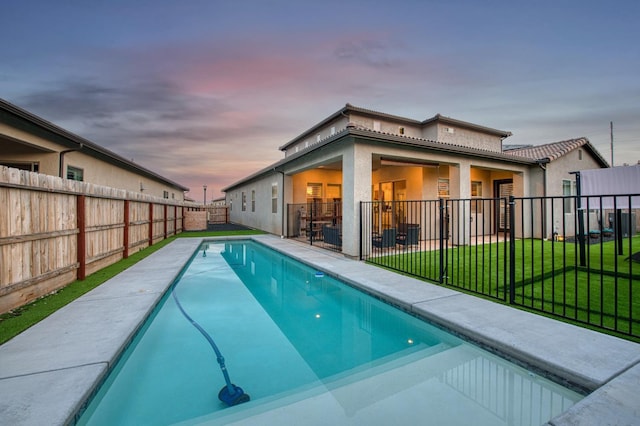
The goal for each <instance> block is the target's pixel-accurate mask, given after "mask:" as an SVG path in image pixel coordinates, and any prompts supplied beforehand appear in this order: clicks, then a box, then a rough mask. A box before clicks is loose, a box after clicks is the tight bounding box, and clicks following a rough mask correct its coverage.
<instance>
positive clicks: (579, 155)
mask: <svg viewBox="0 0 640 426" xmlns="http://www.w3.org/2000/svg"><path fill="white" fill-rule="evenodd" d="M578 160H582V150H581V149H579V150H578Z"/></svg>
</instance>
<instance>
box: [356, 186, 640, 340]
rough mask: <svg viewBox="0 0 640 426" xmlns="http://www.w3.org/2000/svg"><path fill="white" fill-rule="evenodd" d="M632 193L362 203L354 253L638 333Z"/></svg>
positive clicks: (638, 254) (639, 253) (638, 250)
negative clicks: (360, 236)
mask: <svg viewBox="0 0 640 426" xmlns="http://www.w3.org/2000/svg"><path fill="white" fill-rule="evenodd" d="M638 200H640V198H639V197H638V195H627V196H624V197H620V196H618V197H611V196H599V197H576V196H567V197H528V198H515V197H512V198H510V199H507V198H498V199H489V198H473V199H459V200H458V199H455V200H452V199H440V200H426V201H395V202H363V203H361V223H362V229H361V235H362V239H361V249H360V250H361V259H363V260H366V261H367V262H370V263H374V264H377V265H380V266H384V267H386V268H390V269H393V270H397V271H400V272H403V273H407V274H410V275H414V276H417V277H420V278H424V279H427V280H430V281H434V282H436V283H439V284H442V285H446V286H451V287H455V288H459V289H462V290H465V291H469V292H473V293H478V294H482V295H484V296H488V297H491V298H495V299H498V300H500V301H503V302H505V303H509V304H513V305H518V306H522V307H525V308H527V309H531V310H535V311H540V312H544V313H546V314H550V315H555V316H559V317H563V318H567V319H570V320H573V321H577V322H580V323H585V324H589V325H592V326H596V327H601V328H605V329H609V330H614V331H616V332H619V333H622V334H627V335H631V336H636V337H640V264H638V263H637V262H640V236H636V230H637V229H638V228H639V226H638V225H639V224H638V221H639V220H640V214H639V212H638V211H637V209H635V208H634V207H638V206H639V205H640V203H639V202H638Z"/></svg>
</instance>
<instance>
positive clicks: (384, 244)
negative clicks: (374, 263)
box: [372, 228, 397, 248]
mask: <svg viewBox="0 0 640 426" xmlns="http://www.w3.org/2000/svg"><path fill="white" fill-rule="evenodd" d="M396 234H397V231H396V228H388V229H385V230H384V231H382V235H375V236H374V237H373V239H372V242H373V245H374V247H378V248H389V247H394V246H395V245H396Z"/></svg>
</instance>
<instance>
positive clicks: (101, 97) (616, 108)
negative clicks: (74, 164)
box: [0, 0, 640, 201]
mask: <svg viewBox="0 0 640 426" xmlns="http://www.w3.org/2000/svg"><path fill="white" fill-rule="evenodd" d="M639 20H640V2H638V1H637V0H632V1H629V0H618V1H605V0H602V1H593V0H579V1H574V0H553V1H547V0H539V1H535V2H531V1H527V2H524V1H519V0H507V1H503V0H483V1H476V0H439V1H435V0H417V1H414V0H395V1H382V0H381V1H379V2H371V1H358V0H341V1H334V0H325V1H319V0H314V1H304V0H297V1H288V0H262V1H259V0H255V1H244V0H233V1H216V0H195V1H192V0H182V1H169V0H136V1H131V0H110V1H106V0H93V1H81V0H60V1H55V2H53V1H49V0H40V1H32V0H21V1H12V2H5V4H4V5H3V7H2V11H1V13H0V40H2V43H0V97H1V98H3V99H5V100H7V101H9V102H11V103H13V104H15V105H17V106H19V107H21V108H24V109H26V110H28V111H30V112H31V113H33V114H36V115H38V116H40V117H42V118H44V119H46V120H48V121H51V122H53V123H54V124H56V125H58V126H60V127H62V128H64V129H66V130H69V131H71V132H73V133H75V134H77V135H79V136H81V137H83V138H86V139H89V140H90V141H92V142H94V143H96V144H98V145H101V146H103V147H105V148H107V149H109V150H111V151H113V152H115V153H117V154H119V155H121V156H123V157H125V158H127V159H131V160H133V161H135V162H136V163H137V164H139V165H141V166H143V167H146V168H148V169H151V170H153V171H154V172H156V173H158V174H160V175H162V176H165V177H167V178H169V179H171V180H173V181H175V182H177V183H180V184H182V185H184V186H187V187H189V188H190V191H189V192H188V193H187V196H188V197H190V198H192V199H194V200H198V201H201V200H202V199H203V195H204V193H203V192H204V191H203V185H207V199H208V200H211V199H212V198H218V197H221V196H222V195H223V194H222V193H221V192H220V189H222V188H224V187H226V186H229V185H230V184H232V183H234V182H236V181H238V180H240V179H242V178H243V177H245V176H247V175H249V174H252V173H254V172H256V171H258V170H260V169H262V168H265V167H267V166H268V165H270V164H271V163H274V162H276V161H278V160H280V159H281V158H283V153H282V152H281V151H279V150H278V147H280V146H281V145H284V144H285V143H287V142H289V141H291V140H292V139H294V138H295V137H296V136H298V135H300V134H301V133H303V132H304V131H305V130H307V129H308V128H310V127H312V126H313V125H314V124H316V123H318V122H320V121H321V120H323V119H324V118H326V117H328V116H329V115H331V114H333V113H334V112H336V111H338V110H340V109H341V108H342V107H344V105H345V104H346V103H350V104H352V105H355V106H358V107H362V108H367V109H372V110H375V111H380V112H384V113H388V114H393V115H399V116H403V117H407V118H411V119H415V120H424V119H427V118H430V117H432V116H434V115H435V114H438V113H440V114H442V115H445V116H449V117H453V118H456V119H459V120H463V121H468V122H472V123H475V124H480V125H483V126H487V127H492V128H496V129H500V130H507V131H510V132H512V133H513V136H511V137H509V138H508V139H506V140H505V144H534V145H540V144H544V143H550V142H557V141H562V140H566V139H572V138H577V137H587V138H588V139H589V140H590V141H591V143H592V144H593V145H594V146H595V147H596V149H597V150H598V151H599V152H600V154H601V155H602V156H603V157H604V158H605V159H606V160H607V161H609V162H611V132H610V122H613V140H614V144H613V145H614V149H613V152H614V165H622V164H623V163H630V164H635V163H636V162H638V161H639V160H640V25H638V21H639Z"/></svg>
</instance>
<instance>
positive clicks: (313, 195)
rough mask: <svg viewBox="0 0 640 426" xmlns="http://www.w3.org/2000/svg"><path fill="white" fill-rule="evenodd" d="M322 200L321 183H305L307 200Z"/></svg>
mask: <svg viewBox="0 0 640 426" xmlns="http://www.w3.org/2000/svg"><path fill="white" fill-rule="evenodd" d="M318 198H320V199H321V198H322V184H321V183H307V200H312V201H313V199H318Z"/></svg>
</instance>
